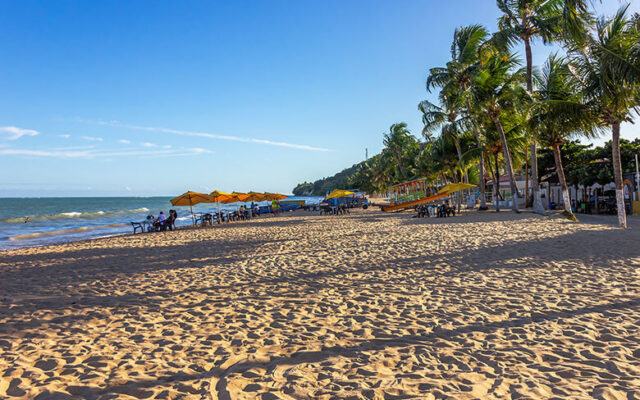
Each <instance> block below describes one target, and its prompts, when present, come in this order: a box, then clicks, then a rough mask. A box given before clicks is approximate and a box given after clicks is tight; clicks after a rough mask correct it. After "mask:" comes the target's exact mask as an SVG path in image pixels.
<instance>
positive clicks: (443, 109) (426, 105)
mask: <svg viewBox="0 0 640 400" xmlns="http://www.w3.org/2000/svg"><path fill="white" fill-rule="evenodd" d="M459 100H460V98H459V97H457V96H455V94H454V95H452V96H447V95H446V94H444V92H441V93H440V102H441V104H442V106H437V105H435V104H433V103H431V102H430V101H428V100H423V101H421V102H420V104H418V109H419V110H420V111H421V112H422V123H423V124H424V129H423V133H425V132H426V135H425V139H427V140H429V138H430V137H431V136H432V135H433V133H434V132H435V131H437V130H438V129H439V130H440V132H441V133H440V136H441V137H443V138H444V139H445V140H450V141H451V142H452V143H453V144H454V145H455V148H456V154H457V156H458V161H460V159H461V158H462V147H461V146H460V139H461V136H462V129H464V125H463V121H462V119H461V116H460V113H459V111H460V102H459ZM464 181H465V183H468V182H469V177H468V175H467V173H466V171H465V176H464Z"/></svg>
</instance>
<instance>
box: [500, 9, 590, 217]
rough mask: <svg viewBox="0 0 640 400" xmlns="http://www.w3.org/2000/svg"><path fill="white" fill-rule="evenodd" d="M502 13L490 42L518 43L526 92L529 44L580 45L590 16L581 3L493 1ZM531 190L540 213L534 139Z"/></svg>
mask: <svg viewBox="0 0 640 400" xmlns="http://www.w3.org/2000/svg"><path fill="white" fill-rule="evenodd" d="M497 5H498V8H499V9H500V11H501V12H502V13H503V15H502V17H500V19H499V20H498V26H499V28H500V30H499V31H498V32H497V33H496V34H495V35H494V37H493V39H492V40H493V42H494V43H496V44H498V45H499V46H501V47H503V48H505V47H507V46H509V45H513V44H515V43H517V42H518V41H522V42H523V44H524V48H525V55H526V63H527V64H526V68H527V70H526V71H527V75H526V83H527V91H529V93H532V92H533V55H532V52H531V41H532V40H533V39H535V38H541V39H542V40H543V41H544V42H545V43H549V42H551V41H553V40H558V39H560V38H563V37H564V38H571V39H573V40H574V41H576V42H582V40H583V38H584V35H585V29H584V26H585V24H586V23H587V22H588V21H589V19H590V16H589V13H588V12H587V5H586V1H585V0H497ZM531 187H532V190H533V209H534V211H536V212H538V213H544V208H543V207H542V200H541V198H540V184H539V183H538V159H537V150H536V138H535V136H534V137H532V140H531Z"/></svg>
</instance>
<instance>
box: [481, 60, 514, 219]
mask: <svg viewBox="0 0 640 400" xmlns="http://www.w3.org/2000/svg"><path fill="white" fill-rule="evenodd" d="M517 66H518V61H517V60H516V58H515V57H514V56H513V55H511V54H505V53H494V54H492V55H491V56H489V58H488V59H487V61H486V62H485V63H483V66H482V69H480V70H479V71H477V73H476V74H475V75H474V76H473V80H472V82H471V93H472V95H473V99H474V101H475V103H476V105H477V106H478V108H479V109H480V110H481V111H482V112H484V113H485V114H486V115H487V116H488V117H489V118H490V119H491V121H492V122H493V123H494V124H495V126H496V129H497V130H498V134H499V136H500V141H501V143H502V150H503V155H504V162H505V169H506V170H507V174H508V175H509V183H510V186H511V195H512V197H513V204H512V209H513V211H515V212H519V209H518V188H517V185H516V181H515V176H514V173H513V161H512V157H511V153H510V151H509V145H508V142H507V138H506V135H505V130H504V126H503V123H502V121H501V118H504V117H505V116H504V115H503V114H506V113H509V112H513V111H514V110H515V106H516V104H518V103H522V99H523V98H525V93H524V91H523V90H522V86H520V85H521V83H522V82H523V80H524V78H525V73H524V71H523V70H522V69H518V70H517V71H515V72H512V69H513V68H515V67H517Z"/></svg>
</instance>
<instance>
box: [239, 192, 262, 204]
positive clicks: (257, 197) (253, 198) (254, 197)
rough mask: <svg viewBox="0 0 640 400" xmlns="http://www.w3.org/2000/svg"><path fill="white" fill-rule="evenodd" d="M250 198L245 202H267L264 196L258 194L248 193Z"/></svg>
mask: <svg viewBox="0 0 640 400" xmlns="http://www.w3.org/2000/svg"><path fill="white" fill-rule="evenodd" d="M247 195H248V196H249V197H247V198H246V199H245V200H244V201H247V202H248V201H258V202H259V201H265V200H267V198H266V197H265V195H264V194H262V193H258V192H249V193H247Z"/></svg>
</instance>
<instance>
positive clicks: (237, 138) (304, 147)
mask: <svg viewBox="0 0 640 400" xmlns="http://www.w3.org/2000/svg"><path fill="white" fill-rule="evenodd" d="M78 121H80V122H85V123H91V124H98V125H107V126H115V127H120V128H125V129H135V130H139V131H147V132H162V133H170V134H173V135H180V136H196V137H204V138H209V139H218V140H230V141H234V142H243V143H257V144H264V145H269V146H278V147H288V148H292V149H298V150H309V151H329V149H327V148H324V147H314V146H309V145H306V144H295V143H287V142H278V141H273V140H267V139H256V138H247V137H240V136H230V135H217V134H214V133H206V132H194V131H184V130H179V129H170V128H162V127H156V126H140V125H129V124H124V123H122V122H120V121H115V120H112V121H92V120H78Z"/></svg>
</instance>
